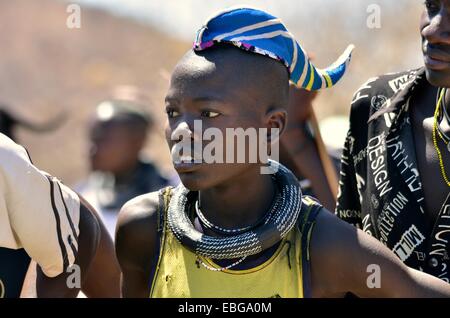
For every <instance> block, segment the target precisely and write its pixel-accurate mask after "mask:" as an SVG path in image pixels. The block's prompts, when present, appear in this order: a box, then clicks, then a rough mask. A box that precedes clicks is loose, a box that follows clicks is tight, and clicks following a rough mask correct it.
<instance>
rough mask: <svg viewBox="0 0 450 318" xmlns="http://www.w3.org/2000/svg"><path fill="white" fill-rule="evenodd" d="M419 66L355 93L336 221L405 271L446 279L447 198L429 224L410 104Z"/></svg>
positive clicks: (449, 273) (449, 275) (421, 74)
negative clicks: (376, 244)
mask: <svg viewBox="0 0 450 318" xmlns="http://www.w3.org/2000/svg"><path fill="white" fill-rule="evenodd" d="M424 85H429V84H428V83H427V80H426V77H425V71H424V69H423V68H421V69H416V70H411V71H407V72H402V73H397V74H388V75H384V76H381V77H378V78H372V79H370V80H369V81H368V82H366V83H365V84H364V85H363V86H362V87H361V88H360V89H359V90H358V91H357V92H356V93H355V95H354V97H353V101H352V108H351V113H350V129H349V131H348V135H347V138H346V142H345V146H344V150H343V155H342V163H341V164H342V167H341V176H340V182H339V194H338V204H337V208H336V215H337V216H338V217H340V218H341V219H343V220H345V221H347V222H349V223H352V224H354V225H356V226H357V227H359V228H361V229H362V230H363V231H365V232H367V233H369V234H370V235H372V236H374V237H376V238H377V239H378V240H380V241H381V242H382V243H383V244H385V245H386V246H388V247H389V248H390V249H391V250H392V251H393V252H394V253H395V254H396V255H397V256H398V257H399V258H400V259H401V260H402V261H403V262H404V263H405V264H406V265H407V266H410V267H412V268H415V269H419V270H422V271H424V272H427V273H429V274H431V275H434V276H436V277H439V278H441V279H443V280H444V281H447V282H449V281H450V268H449V265H450V262H449V257H448V252H449V247H450V242H449V241H450V198H449V196H447V200H446V201H445V202H443V204H442V207H441V210H440V212H439V214H438V217H437V219H436V221H435V224H430V222H429V221H428V219H427V217H426V215H425V210H424V203H425V202H424V194H423V189H422V184H421V179H420V174H419V170H418V167H417V160H416V155H415V145H414V140H413V131H412V126H411V122H410V112H409V100H410V97H411V96H412V95H413V92H415V91H420V90H422V89H424Z"/></svg>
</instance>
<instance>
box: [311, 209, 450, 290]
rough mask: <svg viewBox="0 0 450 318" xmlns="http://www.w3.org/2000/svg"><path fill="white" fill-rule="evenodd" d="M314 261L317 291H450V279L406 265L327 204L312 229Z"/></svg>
mask: <svg viewBox="0 0 450 318" xmlns="http://www.w3.org/2000/svg"><path fill="white" fill-rule="evenodd" d="M311 262H312V263H311V266H312V267H311V268H312V284H313V296H315V297H341V296H344V295H345V293H347V292H352V293H353V294H355V295H357V296H360V297H450V284H447V283H445V282H443V281H441V280H440V279H438V278H436V277H433V276H431V275H428V274H425V273H422V272H419V271H417V270H414V269H411V268H409V267H407V266H405V265H404V264H403V263H402V262H401V260H400V259H399V258H398V257H397V256H396V255H395V254H394V253H393V252H392V251H390V250H389V249H388V248H387V247H385V246H384V245H383V244H381V243H380V242H379V241H378V240H376V239H375V238H373V237H371V236H369V235H368V234H366V233H364V232H362V231H361V230H358V229H356V228H355V227H353V226H351V225H349V224H347V223H345V222H344V221H341V220H339V219H338V218H337V217H335V216H334V215H333V214H331V213H330V212H328V211H325V210H323V211H322V212H321V213H319V215H318V217H317V223H316V226H315V228H314V230H313V235H312V242H311ZM378 273H379V285H378V284H377V281H376V279H378V277H377V275H378Z"/></svg>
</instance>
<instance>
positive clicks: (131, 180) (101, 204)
mask: <svg viewBox="0 0 450 318" xmlns="http://www.w3.org/2000/svg"><path fill="white" fill-rule="evenodd" d="M152 124H153V123H152V120H151V118H150V115H149V114H147V113H146V112H145V111H144V110H143V109H142V106H140V104H138V102H136V101H132V100H119V99H112V100H106V101H103V102H101V103H100V104H99V105H98V106H97V108H96V112H95V115H94V118H93V120H92V122H91V124H90V128H89V132H90V133H89V141H90V152H89V160H90V168H91V173H90V174H89V176H88V178H87V180H86V181H84V182H83V183H81V184H80V185H79V186H78V187H77V188H78V190H79V191H80V193H81V194H82V195H83V196H84V197H85V198H86V200H88V201H89V202H90V203H91V204H92V205H93V206H94V208H95V209H96V210H97V211H99V212H100V214H101V216H102V218H103V221H104V222H105V224H106V227H107V229H108V231H109V233H110V234H111V236H112V237H114V231H115V226H116V220H117V214H118V212H119V210H120V208H121V207H122V205H123V204H124V203H125V202H127V201H128V200H130V199H132V198H134V197H136V196H138V195H141V194H144V193H148V192H152V191H155V190H157V189H159V188H161V187H164V186H167V185H169V184H170V181H169V179H168V178H166V177H164V176H163V175H162V173H161V172H160V171H159V170H158V168H157V167H156V166H155V165H154V164H153V163H152V162H151V161H149V160H145V159H143V158H142V157H141V156H140V155H141V151H142V149H143V147H144V145H145V142H146V139H147V133H148V131H149V130H150V129H151V128H152Z"/></svg>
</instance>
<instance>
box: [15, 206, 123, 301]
mask: <svg viewBox="0 0 450 318" xmlns="http://www.w3.org/2000/svg"><path fill="white" fill-rule="evenodd" d="M80 199H81V202H82V204H81V206H80V223H79V229H80V235H79V241H78V244H79V253H78V255H77V256H76V259H75V264H77V265H78V266H80V272H81V285H82V291H83V293H84V294H85V295H86V296H87V297H101V298H111V297H112V298H117V297H119V295H120V292H119V275H120V270H119V266H118V263H117V260H116V257H115V254H114V244H113V242H112V240H111V238H110V236H109V234H108V232H107V230H106V228H105V226H104V225H103V223H102V222H101V220H100V219H99V217H98V215H97V214H96V212H95V210H94V209H93V208H92V207H91V206H90V205H89V203H87V202H86V201H85V200H84V199H83V198H81V197H80ZM71 273H72V272H69V273H62V274H60V275H59V276H57V277H53V278H50V277H47V276H46V275H45V274H44V273H43V272H42V270H41V269H40V267H39V266H37V265H36V262H34V261H32V262H31V264H30V267H29V270H28V273H27V276H26V278H25V282H24V286H23V288H22V293H21V297H39V298H74V297H77V295H78V293H79V292H80V289H77V288H68V287H67V284H66V281H67V278H68V277H69V276H70V274H71ZM83 273H87V275H84V274H83Z"/></svg>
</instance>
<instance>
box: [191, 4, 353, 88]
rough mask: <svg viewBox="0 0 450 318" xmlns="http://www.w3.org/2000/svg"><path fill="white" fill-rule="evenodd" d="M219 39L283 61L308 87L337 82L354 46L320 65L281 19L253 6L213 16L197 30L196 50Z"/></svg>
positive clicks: (292, 75) (294, 79)
mask: <svg viewBox="0 0 450 318" xmlns="http://www.w3.org/2000/svg"><path fill="white" fill-rule="evenodd" d="M217 43H228V44H231V45H234V46H236V47H238V48H240V49H243V50H246V51H250V52H254V53H258V54H262V55H266V56H268V57H270V58H273V59H276V60H278V61H280V62H282V63H283V64H284V65H285V66H286V67H287V68H288V71H289V74H290V80H291V81H292V82H293V83H295V84H296V85H297V86H299V87H302V88H304V89H307V90H318V89H321V88H327V87H331V86H333V85H334V84H336V83H337V82H338V81H339V80H340V79H341V78H342V76H343V75H344V73H345V71H346V70H347V67H348V64H349V62H350V58H351V53H352V50H353V47H354V46H353V45H349V46H348V47H347V49H346V50H345V52H344V53H343V54H342V55H341V56H340V57H339V59H338V60H337V61H336V62H335V63H333V64H332V65H331V66H329V67H328V68H326V69H318V68H316V67H315V66H314V65H313V64H312V63H311V61H310V60H309V58H308V56H307V55H306V54H305V51H304V50H303V48H302V47H301V46H300V44H299V43H298V42H297V41H296V40H295V38H294V36H293V35H292V34H291V33H290V32H289V31H288V30H287V29H286V27H285V26H284V25H283V23H282V22H281V20H280V19H278V18H276V17H274V16H272V15H270V14H268V13H266V12H264V11H261V10H258V9H252V8H233V9H229V10H226V11H222V12H220V13H218V14H216V15H215V16H213V17H212V18H210V19H209V20H208V21H207V22H206V24H205V25H204V26H203V27H202V28H201V29H200V30H198V31H197V36H196V39H195V42H194V50H196V51H202V50H206V49H208V48H210V47H212V46H214V45H215V44H217Z"/></svg>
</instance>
